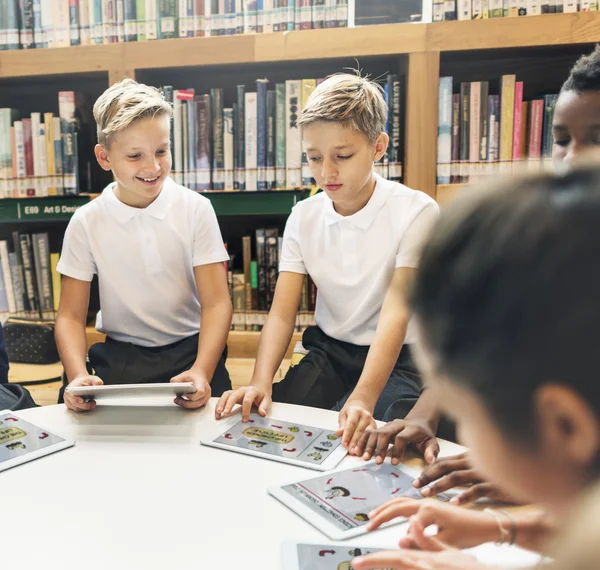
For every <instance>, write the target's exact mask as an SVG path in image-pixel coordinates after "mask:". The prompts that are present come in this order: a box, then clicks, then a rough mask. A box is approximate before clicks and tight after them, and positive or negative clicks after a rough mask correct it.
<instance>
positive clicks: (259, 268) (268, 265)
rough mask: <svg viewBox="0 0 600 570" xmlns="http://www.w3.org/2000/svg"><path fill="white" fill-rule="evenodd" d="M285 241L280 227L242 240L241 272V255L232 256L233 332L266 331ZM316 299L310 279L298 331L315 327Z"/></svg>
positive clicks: (230, 276)
mask: <svg viewBox="0 0 600 570" xmlns="http://www.w3.org/2000/svg"><path fill="white" fill-rule="evenodd" d="M253 237H254V240H253V239H252V238H253ZM282 240H283V238H282V237H281V236H280V235H279V230H278V229H277V228H266V229H265V228H260V229H257V230H256V232H255V234H254V236H244V237H243V238H242V252H241V257H242V263H241V265H242V269H241V270H240V269H239V268H235V266H236V261H237V260H236V257H237V256H236V255H235V254H232V255H231V260H230V262H229V267H228V277H229V287H230V293H231V298H232V302H233V320H232V330H239V331H244V330H246V331H259V330H261V329H262V327H263V325H264V323H265V320H266V316H267V314H268V311H269V309H270V308H271V304H272V303H273V297H274V294H275V285H276V283H277V277H278V275H279V260H280V258H281V245H282ZM237 265H239V264H237ZM316 298H317V289H316V287H315V284H314V282H313V281H312V279H310V277H308V276H307V277H306V279H305V280H304V287H303V290H302V296H301V299H300V305H299V310H298V316H297V318H296V329H297V330H304V329H305V328H306V327H307V326H310V325H311V324H313V320H314V310H315V302H316Z"/></svg>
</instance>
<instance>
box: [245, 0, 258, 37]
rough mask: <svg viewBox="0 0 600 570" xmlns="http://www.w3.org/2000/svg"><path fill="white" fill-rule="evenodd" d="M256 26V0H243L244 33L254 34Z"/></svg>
mask: <svg viewBox="0 0 600 570" xmlns="http://www.w3.org/2000/svg"><path fill="white" fill-rule="evenodd" d="M256 26H257V21H256V0H244V34H255V33H256Z"/></svg>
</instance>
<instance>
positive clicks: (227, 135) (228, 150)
mask: <svg viewBox="0 0 600 570" xmlns="http://www.w3.org/2000/svg"><path fill="white" fill-rule="evenodd" d="M223 147H224V161H225V190H233V178H234V176H233V175H234V168H233V154H234V153H233V109H232V108H227V109H223Z"/></svg>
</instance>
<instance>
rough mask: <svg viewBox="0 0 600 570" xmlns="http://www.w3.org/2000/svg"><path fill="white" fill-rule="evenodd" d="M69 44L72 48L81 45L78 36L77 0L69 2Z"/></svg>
mask: <svg viewBox="0 0 600 570" xmlns="http://www.w3.org/2000/svg"><path fill="white" fill-rule="evenodd" d="M69 42H70V45H72V46H78V45H80V44H81V38H80V35H79V0H69Z"/></svg>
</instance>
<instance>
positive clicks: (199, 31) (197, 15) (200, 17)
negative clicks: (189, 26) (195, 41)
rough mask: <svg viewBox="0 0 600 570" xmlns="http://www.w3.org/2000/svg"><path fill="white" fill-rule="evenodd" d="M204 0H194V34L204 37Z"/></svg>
mask: <svg viewBox="0 0 600 570" xmlns="http://www.w3.org/2000/svg"><path fill="white" fill-rule="evenodd" d="M204 4H205V2H204V0H195V4H194V36H195V37H197V38H200V37H204V35H205V28H204Z"/></svg>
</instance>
